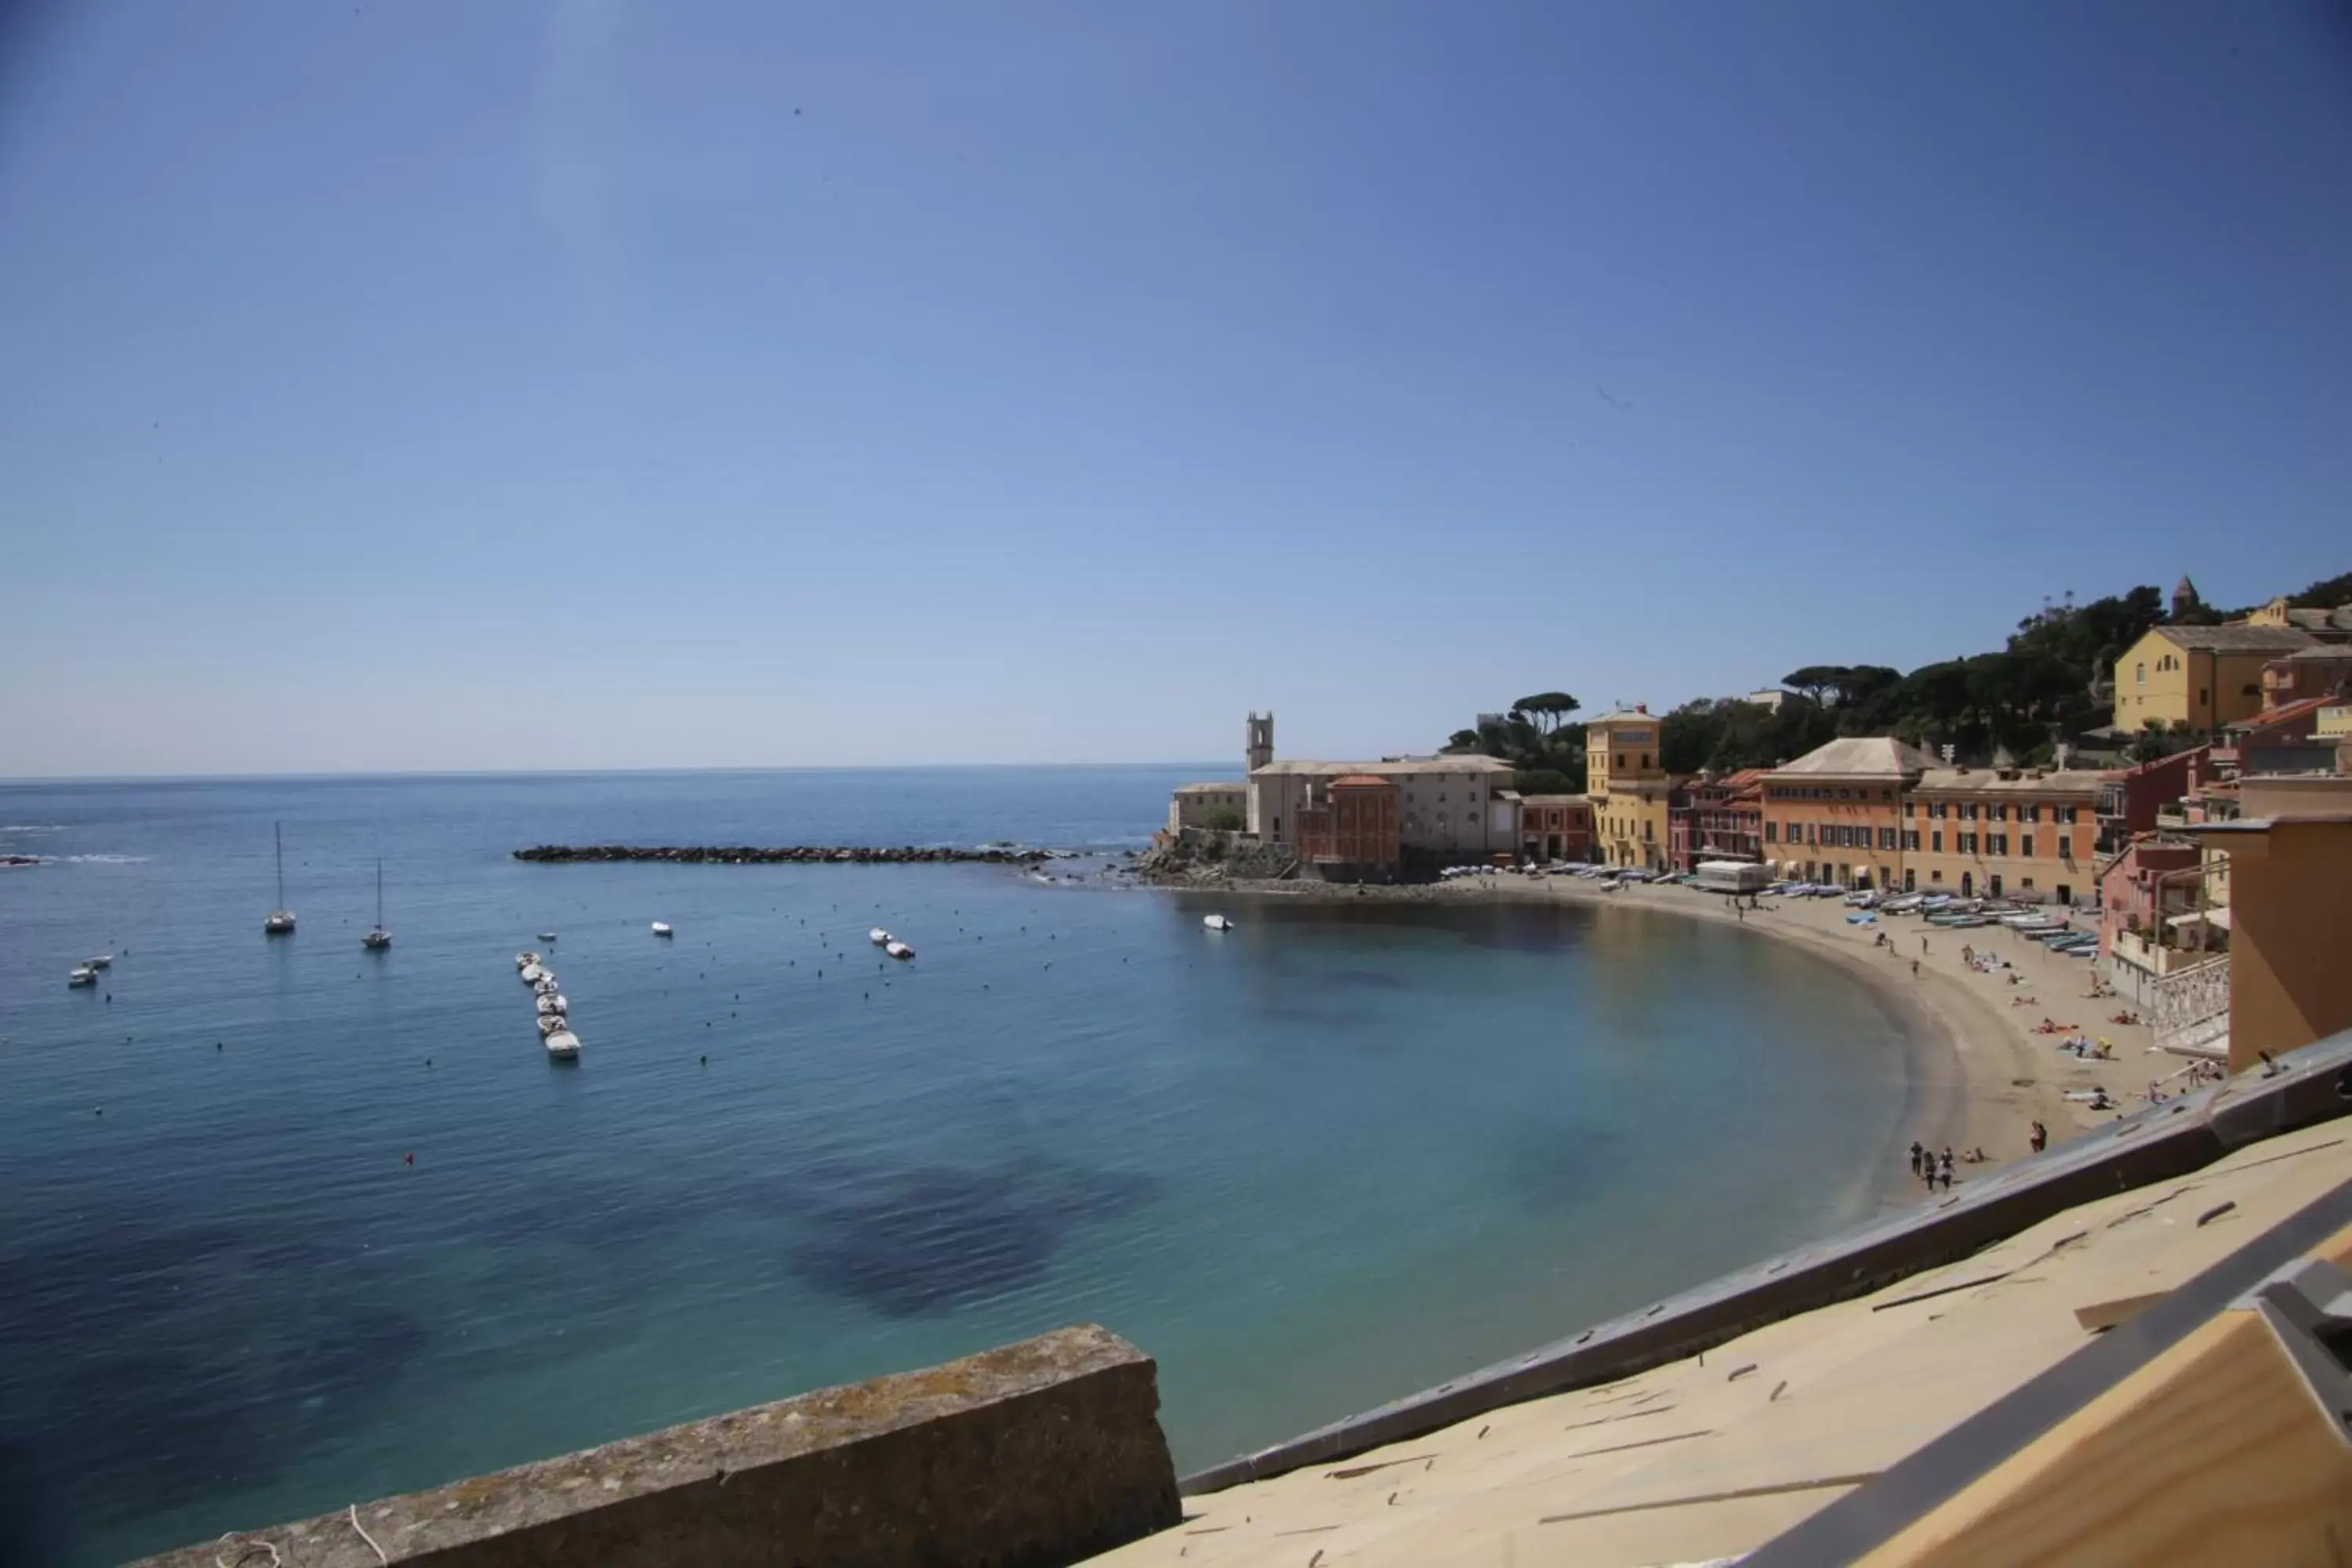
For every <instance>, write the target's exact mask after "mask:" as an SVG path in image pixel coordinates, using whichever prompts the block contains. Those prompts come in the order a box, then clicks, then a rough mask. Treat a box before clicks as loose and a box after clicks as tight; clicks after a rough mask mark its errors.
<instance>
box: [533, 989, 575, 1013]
mask: <svg viewBox="0 0 2352 1568" xmlns="http://www.w3.org/2000/svg"><path fill="white" fill-rule="evenodd" d="M537 1005H538V1007H539V1016H541V1017H542V1018H547V1017H555V1018H561V1017H562V1016H565V1015H566V1014H568V1013H570V1012H571V1011H572V1004H571V1003H570V1002H569V1001H567V1000H565V999H564V998H563V997H562V995H561V994H555V995H548V996H541V998H540V999H539V1002H538V1004H537Z"/></svg>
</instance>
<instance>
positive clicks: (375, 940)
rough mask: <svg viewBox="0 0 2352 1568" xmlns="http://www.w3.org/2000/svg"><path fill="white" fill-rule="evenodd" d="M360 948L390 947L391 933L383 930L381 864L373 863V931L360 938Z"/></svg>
mask: <svg viewBox="0 0 2352 1568" xmlns="http://www.w3.org/2000/svg"><path fill="white" fill-rule="evenodd" d="M360 945H361V946H362V947H390V946H391V945H392V933H391V932H390V931H386V930H384V929H383V861H381V860H379V861H377V862H376V863H375V929H374V930H373V931H370V932H368V933H367V935H365V936H363V937H362V938H360Z"/></svg>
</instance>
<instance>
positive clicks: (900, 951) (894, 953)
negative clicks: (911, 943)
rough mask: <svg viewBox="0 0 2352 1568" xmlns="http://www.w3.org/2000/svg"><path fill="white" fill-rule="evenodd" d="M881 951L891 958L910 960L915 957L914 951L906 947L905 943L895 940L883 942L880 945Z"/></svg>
mask: <svg viewBox="0 0 2352 1568" xmlns="http://www.w3.org/2000/svg"><path fill="white" fill-rule="evenodd" d="M882 951H883V952H887V953H888V954H889V955H890V956H891V957H893V958H912V957H914V956H915V950H914V949H913V948H911V947H908V945H907V944H906V943H905V942H899V941H898V940H897V939H895V938H893V939H892V940H891V941H889V942H884V943H883V944H882Z"/></svg>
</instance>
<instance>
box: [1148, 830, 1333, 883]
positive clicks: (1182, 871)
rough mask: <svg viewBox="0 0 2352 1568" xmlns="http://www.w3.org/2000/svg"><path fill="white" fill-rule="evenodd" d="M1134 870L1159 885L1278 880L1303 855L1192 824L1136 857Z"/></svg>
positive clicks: (1293, 867)
mask: <svg viewBox="0 0 2352 1568" xmlns="http://www.w3.org/2000/svg"><path fill="white" fill-rule="evenodd" d="M1131 869H1132V870H1133V871H1134V872H1135V874H1136V875H1137V876H1138V877H1140V878H1142V879H1144V880H1146V881H1150V882H1160V883H1174V884H1188V883H1209V884H1223V883H1228V882H1236V881H1246V882H1274V881H1280V880H1282V879H1285V878H1287V877H1289V876H1290V875H1291V874H1292V873H1294V872H1295V871H1297V869H1298V857H1297V854H1296V853H1295V852H1293V851H1292V850H1291V849H1289V848H1288V847H1286V846H1284V845H1280V844H1262V843H1260V842H1258V840H1256V839H1255V838H1252V837H1248V836H1247V835H1246V834H1239V833H1229V832H1223V831H1221V830H1219V829H1215V828H1197V827H1188V828H1185V829H1184V830H1183V831H1182V832H1181V833H1180V834H1178V835H1177V836H1176V837H1175V838H1174V839H1173V840H1172V841H1168V842H1163V843H1160V844H1157V845H1154V846H1153V847H1151V848H1150V849H1147V850H1145V851H1144V852H1143V853H1142V854H1140V855H1139V856H1137V857H1136V858H1135V862H1134V865H1133V867H1132V868H1131Z"/></svg>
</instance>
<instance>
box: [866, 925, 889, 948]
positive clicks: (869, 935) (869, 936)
mask: <svg viewBox="0 0 2352 1568" xmlns="http://www.w3.org/2000/svg"><path fill="white" fill-rule="evenodd" d="M866 941H868V942H872V943H873V944H874V945H875V946H877V947H887V946H889V945H890V933H889V932H888V931H884V930H883V929H882V928H881V927H880V926H876V927H875V928H874V929H873V930H872V931H867V932H866Z"/></svg>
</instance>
